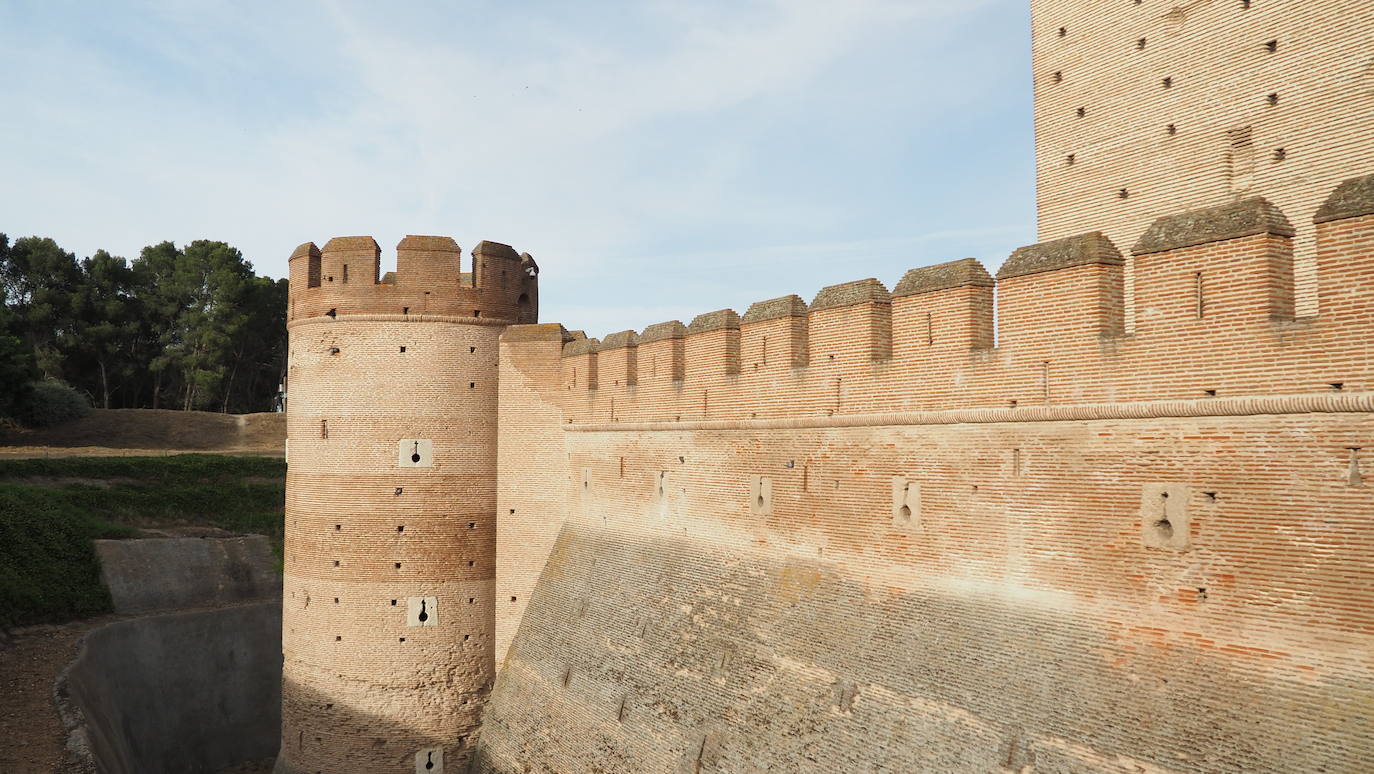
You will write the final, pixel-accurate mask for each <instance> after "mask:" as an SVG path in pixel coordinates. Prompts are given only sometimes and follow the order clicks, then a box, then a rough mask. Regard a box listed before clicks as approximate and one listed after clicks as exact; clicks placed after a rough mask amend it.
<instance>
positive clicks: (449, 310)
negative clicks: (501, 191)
mask: <svg viewBox="0 0 1374 774" xmlns="http://www.w3.org/2000/svg"><path fill="white" fill-rule="evenodd" d="M381 255H382V253H381V249H380V248H379V247H378V246H377V242H376V240H374V239H373V238H372V237H369V236H355V237H335V238H333V239H331V240H329V241H328V242H326V243H325V245H324V248H323V249H321V248H318V247H316V246H315V243H314V242H307V243H305V244H303V245H301V246H300V247H297V248H296V249H295V251H294V252H292V253H291V259H290V261H289V265H290V277H291V283H290V299H291V301H290V307H289V310H288V321H289V322H295V321H297V320H304V319H309V318H311V317H324V316H328V315H330V314H331V312H332V313H333V315H334V316H338V315H359V314H365V315H390V316H395V317H399V318H405V317H414V316H426V317H434V316H441V317H455V318H474V319H476V318H483V319H486V320H490V321H494V323H495V324H506V325H510V324H516V323H520V324H528V323H533V322H535V321H536V320H537V319H538V317H539V265H538V264H537V263H535V260H534V258H533V257H532V256H531V255H530V254H529V253H517V252H515V250H514V248H512V247H511V246H510V245H505V244H501V243H500V242H485V241H484V242H481V243H479V244H478V245H477V247H475V248H473V250H472V259H471V263H470V264H469V268H470V269H471V270H470V271H466V272H465V271H463V260H462V258H463V253H462V248H460V247H459V246H458V243H457V242H455V241H454V240H453V238H452V237H443V236H416V235H410V236H407V237H406V238H404V239H402V240H401V241H400V243H399V244H398V245H396V271H394V272H387V274H386V275H385V276H382V275H381Z"/></svg>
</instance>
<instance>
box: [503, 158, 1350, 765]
mask: <svg viewBox="0 0 1374 774" xmlns="http://www.w3.org/2000/svg"><path fill="white" fill-rule="evenodd" d="M1328 193H1330V192H1328ZM1314 210H1315V208H1314ZM1307 216H1308V217H1307V218H1304V220H1305V221H1307V220H1308V219H1310V211H1309V213H1307ZM1316 220H1317V221H1318V222H1317V223H1316V224H1315V225H1314V230H1315V231H1317V233H1318V234H1319V235H1320V242H1319V245H1318V249H1317V259H1318V264H1319V266H1320V267H1321V271H1322V275H1321V276H1322V284H1321V288H1320V292H1321V293H1322V299H1323V302H1324V305H1323V307H1322V313H1321V315H1320V316H1318V317H1316V318H1313V319H1306V320H1297V319H1295V310H1294V303H1293V272H1292V244H1293V236H1292V235H1293V234H1294V233H1295V231H1296V229H1294V228H1293V226H1292V225H1291V224H1290V223H1289V222H1288V220H1287V219H1286V218H1284V217H1283V214H1282V213H1280V212H1279V211H1278V210H1277V209H1275V208H1273V207H1272V206H1271V205H1269V204H1268V203H1267V202H1263V201H1247V202H1242V203H1239V204H1237V205H1234V206H1229V207H1226V208H1222V209H1220V210H1215V209H1214V210H1203V211H1195V212H1189V213H1185V214H1183V215H1179V216H1173V217H1167V218H1161V219H1158V220H1156V221H1155V222H1154V223H1152V224H1151V226H1150V228H1149V229H1147V230H1145V232H1144V235H1143V236H1142V237H1141V238H1139V239H1134V238H1133V240H1132V242H1131V244H1132V246H1133V247H1134V248H1135V249H1134V251H1133V255H1134V258H1135V260H1136V262H1137V266H1138V267H1139V269H1140V274H1139V277H1138V280H1139V282H1138V285H1137V292H1136V294H1135V297H1134V299H1133V301H1134V308H1135V310H1136V317H1137V319H1138V321H1139V323H1140V324H1139V325H1138V326H1137V327H1136V329H1135V332H1134V333H1133V334H1129V335H1126V334H1124V326H1123V325H1122V322H1123V321H1124V319H1125V314H1124V312H1125V303H1126V302H1125V298H1124V292H1123V290H1122V288H1123V286H1124V281H1123V272H1124V264H1125V261H1124V259H1123V257H1122V256H1121V253H1120V251H1119V250H1118V249H1117V248H1116V246H1115V245H1113V244H1112V242H1111V241H1110V240H1107V239H1105V238H1104V237H1102V236H1101V235H1100V234H1087V235H1084V236H1081V237H1076V238H1072V239H1067V240H1058V241H1055V242H1051V243H1046V244H1042V245H1036V246H1033V247H1030V248H1025V249H1023V250H1019V251H1017V253H1016V254H1015V255H1013V256H1012V257H1011V258H1010V259H1009V260H1008V261H1007V262H1006V263H1005V264H1004V266H1003V268H1002V270H1001V272H999V278H998V279H997V281H996V282H995V283H994V281H993V280H992V278H991V277H989V276H988V275H987V273H986V272H985V271H983V270H982V269H981V267H979V266H977V264H976V262H971V261H958V262H953V263H951V264H944V265H941V266H936V267H928V268H926V269H917V270H913V271H912V272H909V273H908V275H907V276H906V277H904V278H903V279H902V281H901V282H899V283H897V285H896V286H895V287H894V289H893V291H892V292H891V293H889V292H888V291H887V290H886V288H885V287H884V286H883V285H882V284H881V283H878V282H877V281H876V280H865V281H861V282H857V283H846V284H845V285H841V286H835V287H833V288H827V289H825V290H823V291H821V293H820V294H818V296H817V298H816V299H815V300H814V301H813V303H812V304H811V306H810V308H806V307H805V306H804V305H802V304H801V303H800V301H799V300H797V299H789V298H784V299H776V300H773V301H769V302H761V303H760V304H756V305H755V306H754V307H753V308H751V310H750V311H749V312H748V313H746V314H745V315H744V317H743V318H736V317H734V316H733V314H732V313H726V312H725V311H723V312H717V313H712V314H711V315H705V316H703V317H704V318H706V319H703V318H698V319H697V320H695V321H693V323H692V325H691V326H682V325H681V324H680V323H665V324H661V325H657V326H651V327H650V328H649V329H646V330H645V331H644V332H643V333H641V334H639V335H638V336H637V337H632V336H623V335H617V336H615V337H607V341H606V342H596V341H595V340H587V341H572V342H569V343H568V344H566V345H564V346H563V352H562V357H561V358H560V363H559V364H557V367H559V369H560V371H561V384H560V385H559V386H558V387H554V386H552V385H550V384H549V379H550V374H551V373H552V369H553V368H555V367H556V366H555V363H554V362H553V360H552V358H551V357H550V355H549V352H550V351H551V350H552V347H551V346H550V345H549V342H548V341H547V340H546V341H543V342H540V343H539V344H538V346H539V347H541V348H542V349H539V350H537V351H536V349H535V345H534V344H532V343H530V342H526V341H521V340H518V338H517V336H518V332H519V331H521V330H523V329H520V328H515V329H511V330H510V331H509V332H508V334H507V338H506V340H505V341H503V344H502V347H503V355H504V356H505V357H507V358H508V359H509V362H508V365H507V366H506V367H509V368H512V369H516V370H521V371H525V372H528V373H530V374H531V376H530V377H529V382H530V383H531V384H534V383H538V384H540V385H542V386H541V387H540V388H538V389H535V390H530V391H528V392H526V393H524V395H523V398H522V399H523V400H524V401H526V403H527V405H526V406H525V407H524V408H522V410H524V411H528V410H530V407H538V408H539V410H541V411H545V412H547V413H548V415H549V416H554V415H558V416H561V417H562V420H563V431H562V432H563V436H564V440H563V443H562V444H561V448H560V449H559V451H558V453H561V454H566V463H565V464H564V467H563V468H562V469H561V470H559V471H557V473H552V472H550V471H542V472H541V473H540V475H541V480H542V481H552V480H555V479H556V478H558V477H561V478H562V480H563V481H564V482H565V483H564V499H563V505H562V512H563V518H564V519H565V521H564V525H563V527H562V529H561V532H560V534H559V536H558V538H557V541H556V542H555V543H554V544H553V546H552V548H551V551H550V553H549V555H548V560H547V562H546V563H544V562H540V561H539V557H538V556H537V555H534V556H533V557H532V560H533V561H535V562H536V563H538V564H540V565H541V566H542V574H541V576H540V578H539V580H538V584H537V586H536V588H535V590H534V593H533V595H532V596H531V597H530V599H529V601H528V606H521V607H519V608H517V607H514V606H512V607H508V608H502V607H501V606H499V605H498V617H500V618H506V617H509V618H511V620H509V621H506V622H504V623H502V624H500V626H502V627H504V629H505V630H507V631H511V630H515V629H517V628H518V633H517V634H516V635H515V636H514V639H513V640H512V642H511V645H510V647H509V649H508V651H507V652H506V655H505V658H504V666H503V668H502V671H501V673H500V675H499V677H498V680H497V684H496V688H495V690H494V692H493V695H492V699H491V703H490V704H489V707H488V710H487V712H486V714H485V716H484V719H483V724H484V725H483V734H482V741H481V747H480V749H479V751H478V759H479V769H480V770H483V771H490V772H508V771H510V772H513V771H524V770H530V769H531V768H533V769H534V770H543V771H551V772H583V771H595V770H608V771H688V772H691V771H722V772H744V771H761V770H782V771H818V772H819V771H920V770H926V771H1027V770H1029V768H1027V767H1032V766H1033V767H1034V771H1036V772H1142V771H1143V772H1155V773H1158V772H1213V771H1290V772H1306V771H1319V770H1325V771H1332V772H1338V771H1339V772H1354V771H1361V770H1362V767H1363V766H1364V765H1365V762H1366V761H1367V760H1368V759H1369V758H1370V757H1371V756H1374V733H1371V730H1370V726H1369V724H1368V722H1367V721H1368V718H1369V716H1370V712H1371V707H1374V689H1371V688H1370V686H1371V685H1374V680H1371V678H1372V677H1374V662H1371V661H1370V659H1369V658H1368V654H1369V653H1371V652H1374V613H1372V612H1371V611H1374V597H1371V596H1370V595H1369V593H1368V589H1370V588H1374V571H1371V569H1370V565H1369V563H1368V562H1367V561H1366V557H1367V554H1368V553H1369V551H1370V549H1371V548H1374V523H1371V521H1370V518H1369V516H1370V514H1372V513H1374V490H1371V489H1370V486H1369V484H1368V483H1367V479H1368V478H1369V477H1370V475H1371V473H1370V462H1369V459H1368V451H1367V449H1368V448H1370V441H1369V439H1370V436H1371V433H1374V387H1372V386H1371V385H1374V359H1371V356H1370V355H1371V350H1370V347H1369V344H1368V342H1369V340H1370V334H1371V333H1374V314H1371V313H1372V312H1374V306H1372V305H1374V301H1372V300H1371V299H1374V178H1366V179H1362V180H1356V181H1351V182H1350V183H1348V184H1346V185H1344V186H1342V188H1341V189H1340V190H1339V191H1337V192H1336V194H1333V195H1332V196H1331V197H1330V198H1329V199H1328V201H1327V203H1326V205H1325V206H1324V207H1323V208H1322V211H1321V212H1320V213H1319V214H1318V217H1317V218H1316ZM1137 236H1139V235H1137ZM994 305H995V307H996V309H997V315H996V319H995V320H994V316H993V314H992V311H993V308H994ZM726 311H728V310H726ZM765 339H766V341H765ZM993 341H995V342H996V344H997V346H995V347H989V346H987V345H988V344H990V343H992V342H993ZM800 342H805V343H804V344H800ZM631 347H633V348H635V349H636V353H635V355H634V356H633V357H628V356H626V355H625V354H624V353H623V352H620V351H618V350H624V349H628V348H631ZM799 349H801V350H804V353H803V352H799V351H798V350H799ZM517 352H519V353H521V356H520V359H519V360H517V358H516V357H515V355H516V353H517ZM676 352H681V353H682V354H681V356H680V369H681V370H680V373H681V378H673V375H672V372H673V370H674V368H676V367H678V364H679V360H678V357H679V356H678V355H676V354H675V353H676ZM612 353H613V354H612ZM766 353H768V354H766ZM608 354H611V357H607V355H608ZM631 362H634V363H635V364H636V367H635V368H634V369H633V370H634V373H635V378H634V379H633V383H631V380H630V379H628V378H624V377H623V376H622V374H629V373H630V366H629V363H631ZM665 362H666V363H668V364H669V367H666V368H665V366H664V363H665ZM606 363H613V368H612V369H610V371H613V372H614V373H615V374H616V376H615V377H608V375H607V374H608V371H607V370H606V369H604V368H603V365H605V364H606ZM649 363H652V365H648V366H647V367H646V364H649ZM589 374H595V375H596V378H595V380H594V381H593V380H589V379H588V375H589ZM506 378H508V377H506ZM502 411H503V414H502V416H503V419H504V417H505V416H506V413H505V412H506V408H505V406H502ZM554 456H556V455H554V454H550V455H549V457H548V459H550V460H551V459H553V457H554ZM500 475H501V477H502V487H503V490H504V489H505V488H506V487H507V486H512V487H515V486H518V483H511V484H508V483H507V479H508V478H509V479H513V480H514V481H515V482H518V481H519V479H520V477H521V476H522V475H524V473H523V472H522V471H519V470H511V469H509V468H507V467H505V464H504V461H503V465H502V468H501V471H500ZM550 507H554V508H556V507H557V506H556V504H550ZM544 520H545V521H546V522H552V521H556V518H553V519H551V518H547V517H545V518H544ZM500 529H504V525H502V526H501V527H500ZM503 601H504V600H503ZM521 614H523V617H522V618H520V619H519V620H515V619H516V616H519V615H521Z"/></svg>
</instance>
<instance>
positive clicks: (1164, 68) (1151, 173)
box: [1031, 0, 1374, 315]
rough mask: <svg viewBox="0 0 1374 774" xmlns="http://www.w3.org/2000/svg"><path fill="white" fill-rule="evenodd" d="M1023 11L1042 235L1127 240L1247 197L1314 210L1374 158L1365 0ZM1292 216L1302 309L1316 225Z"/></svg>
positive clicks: (1083, 2) (1089, 5)
mask: <svg viewBox="0 0 1374 774" xmlns="http://www.w3.org/2000/svg"><path fill="white" fill-rule="evenodd" d="M1031 14H1032V26H1031V38H1032V67H1033V73H1034V84H1035V127H1036V159H1037V160H1036V169H1037V188H1038V191H1039V197H1038V198H1039V215H1040V239H1042V240H1051V239H1057V238H1060V237H1066V236H1071V235H1074V234H1081V233H1085V232H1087V231H1092V230H1095V229H1101V230H1102V231H1105V232H1106V234H1107V236H1108V237H1110V238H1111V240H1112V241H1113V242H1115V243H1116V244H1117V246H1118V247H1121V248H1122V250H1123V252H1124V251H1125V250H1126V249H1127V248H1128V247H1129V246H1130V245H1131V244H1132V240H1134V239H1135V238H1136V237H1137V236H1139V235H1140V234H1142V233H1143V232H1144V231H1145V228H1146V227H1147V226H1148V225H1149V224H1150V222H1151V221H1152V220H1153V219H1154V218H1155V217H1156V216H1158V215H1160V214H1161V213H1171V212H1179V211H1183V210H1190V209H1196V208H1200V207H1206V206H1209V205H1216V204H1223V203H1226V202H1229V201H1233V200H1239V199H1243V198H1246V197H1249V196H1256V195H1258V196H1264V197H1265V198H1267V199H1269V200H1270V201H1271V202H1273V203H1274V204H1275V205H1277V206H1278V208H1279V209H1280V210H1283V211H1284V212H1286V213H1288V214H1289V215H1294V214H1297V213H1303V214H1309V213H1312V212H1314V211H1316V209H1317V205H1319V204H1320V203H1321V202H1322V200H1323V199H1324V198H1326V196H1327V194H1328V193H1330V191H1331V189H1332V188H1334V187H1335V186H1336V185H1337V184H1338V183H1340V182H1341V181H1343V180H1346V179H1349V178H1352V177H1355V176H1356V175H1363V174H1368V173H1369V172H1370V170H1371V169H1374V142H1370V138H1371V137H1374V66H1371V64H1370V60H1369V51H1370V49H1371V47H1374V13H1370V9H1369V3H1368V2H1367V0H1301V1H1298V0H1254V2H1242V0H1206V1H1204V2H1176V1H1175V0H1139V2H1134V1H1133V0H1110V1H1106V0H1032V2H1031ZM1061 29H1062V30H1063V32H1062V33H1061ZM1142 41H1143V44H1142ZM1165 79H1169V80H1168V81H1167V83H1168V86H1167V87H1166V85H1165V84H1166V80H1165ZM1271 95H1273V96H1272V97H1271ZM1271 99H1272V100H1273V103H1272V104H1271ZM1080 109H1082V110H1083V114H1082V116H1081V117H1080V115H1079V110H1080ZM1171 127H1172V131H1171V129H1170V128H1171ZM1123 193H1124V194H1125V198H1123ZM1293 225H1294V226H1296V227H1297V239H1296V241H1295V244H1296V255H1297V263H1296V271H1295V279H1296V284H1297V288H1298V297H1299V302H1298V305H1297V311H1298V314H1299V315H1307V314H1311V313H1313V312H1315V311H1316V305H1315V304H1314V303H1313V302H1314V301H1315V300H1316V296H1315V290H1316V264H1315V255H1316V241H1315V240H1316V231H1315V229H1314V228H1313V226H1312V222H1311V221H1310V220H1307V219H1304V220H1301V221H1295V222H1294V224H1293ZM1131 279H1132V277H1131V274H1130V273H1129V272H1128V273H1127V289H1128V291H1129V289H1130V288H1131ZM1128 309H1129V308H1128Z"/></svg>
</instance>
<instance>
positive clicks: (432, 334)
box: [276, 236, 538, 774]
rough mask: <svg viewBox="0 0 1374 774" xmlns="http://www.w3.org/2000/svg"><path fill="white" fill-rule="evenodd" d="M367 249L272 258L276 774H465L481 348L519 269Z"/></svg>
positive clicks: (488, 382)
mask: <svg viewBox="0 0 1374 774" xmlns="http://www.w3.org/2000/svg"><path fill="white" fill-rule="evenodd" d="M380 254H381V253H380V250H379V249H378V247H377V243H376V242H375V241H374V240H373V239H372V238H371V237H342V238H336V239H331V240H330V241H329V242H328V243H327V244H326V245H325V246H324V249H323V250H320V249H317V248H316V247H315V245H314V244H311V243H308V244H304V245H301V246H300V247H298V248H296V250H295V252H294V253H292V255H291V259H290V301H289V304H290V306H289V309H288V313H287V314H288V317H287V320H288V322H287V328H288V331H289V335H290V352H289V364H288V372H287V380H288V382H287V384H288V390H289V403H288V409H287V438H288V441H287V443H288V450H289V454H288V458H289V459H288V470H287V477H286V528H285V570H284V588H283V600H282V601H283V604H282V659H283V664H282V742H281V751H280V753H279V755H278V759H277V767H276V772H278V774H307V773H308V774H316V773H317V772H324V773H326V774H372V773H373V772H376V773H378V774H380V773H381V772H396V773H398V774H400V773H401V772H404V773H405V774H410V772H442V771H443V770H444V769H445V766H447V768H448V770H449V771H450V772H453V771H462V770H465V768H464V767H465V766H466V764H467V761H468V759H469V758H470V757H471V752H472V750H473V749H474V747H475V741H476V739H475V733H476V731H477V724H478V721H479V718H480V714H481V710H482V706H483V703H484V701H485V698H486V695H487V692H488V691H489V689H490V686H491V682H492V679H493V676H494V670H495V664H494V659H493V634H494V626H495V598H494V596H493V595H494V593H495V591H494V588H495V535H496V530H495V526H496V525H495V520H496V400H497V339H498V337H499V336H500V335H501V332H502V330H503V329H504V327H505V326H507V325H512V324H517V323H532V322H536V321H537V316H538V280H537V274H538V268H537V266H535V264H534V260H533V259H532V258H530V257H529V256H528V255H518V254H516V252H515V251H514V250H512V249H511V248H510V247H509V246H507V245H502V244H497V243H493V242H482V243H481V244H479V245H478V246H477V247H476V248H475V249H474V250H473V251H472V266H471V271H470V272H464V271H463V270H462V269H463V267H462V266H461V259H462V252H461V250H460V248H459V247H458V245H457V244H456V243H455V242H454V241H453V240H452V239H450V238H448V237H431V236H408V237H406V238H405V239H403V240H401V243H400V244H399V245H398V246H397V262H396V272H395V274H394V275H393V274H390V273H388V274H387V275H386V277H384V278H383V277H379V258H380Z"/></svg>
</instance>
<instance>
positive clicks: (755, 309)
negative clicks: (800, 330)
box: [740, 293, 806, 325]
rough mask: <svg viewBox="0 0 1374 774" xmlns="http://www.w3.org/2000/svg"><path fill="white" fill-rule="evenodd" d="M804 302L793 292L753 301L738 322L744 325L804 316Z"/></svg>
mask: <svg viewBox="0 0 1374 774" xmlns="http://www.w3.org/2000/svg"><path fill="white" fill-rule="evenodd" d="M805 316H806V302H805V301H803V300H802V299H801V296H799V295H796V294H795V293H794V294H792V295H790V296H782V297H781V298H770V299H768V300H767V301H755V302H754V303H752V304H750V305H749V309H748V311H746V312H745V313H744V317H743V318H741V319H740V322H741V323H742V324H744V325H748V324H749V323H756V322H767V321H768V320H781V319H783V318H785V317H805Z"/></svg>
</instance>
